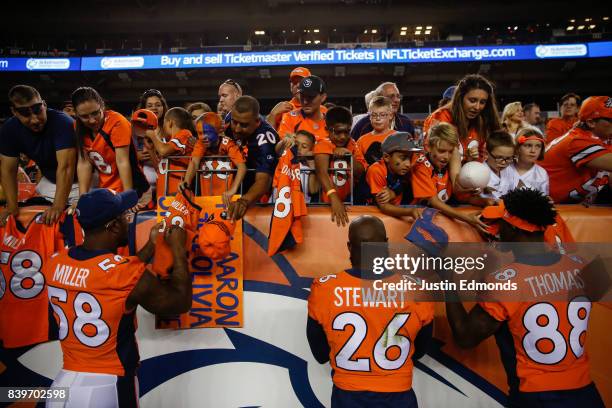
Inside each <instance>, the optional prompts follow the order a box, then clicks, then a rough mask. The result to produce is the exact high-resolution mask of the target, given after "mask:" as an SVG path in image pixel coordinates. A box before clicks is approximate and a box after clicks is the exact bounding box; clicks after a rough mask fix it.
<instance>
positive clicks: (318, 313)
mask: <svg viewBox="0 0 612 408" xmlns="http://www.w3.org/2000/svg"><path fill="white" fill-rule="evenodd" d="M326 278H327V277H326V276H324V277H322V278H316V279H313V280H312V285H311V286H310V295H309V296H308V316H309V317H311V318H313V319H314V320H316V321H317V322H319V324H321V325H322V326H323V327H325V323H326V318H325V311H326V308H327V302H326V299H325V298H326V297H325V295H324V293H325V290H324V288H323V285H324V283H322V282H321V279H326Z"/></svg>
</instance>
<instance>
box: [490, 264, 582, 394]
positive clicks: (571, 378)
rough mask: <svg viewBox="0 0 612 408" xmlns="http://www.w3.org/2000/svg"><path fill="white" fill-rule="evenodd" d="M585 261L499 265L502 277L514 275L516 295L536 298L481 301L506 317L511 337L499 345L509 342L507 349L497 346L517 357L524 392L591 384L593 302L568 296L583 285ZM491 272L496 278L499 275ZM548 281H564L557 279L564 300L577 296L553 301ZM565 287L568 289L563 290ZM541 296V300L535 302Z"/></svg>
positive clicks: (505, 354) (498, 316)
mask: <svg viewBox="0 0 612 408" xmlns="http://www.w3.org/2000/svg"><path fill="white" fill-rule="evenodd" d="M583 266H584V265H582V264H581V263H580V262H578V260H574V259H571V258H570V257H568V256H562V257H561V258H560V259H559V261H558V262H555V263H554V264H552V265H537V266H535V265H527V264H524V263H513V264H511V265H508V266H505V267H504V268H502V269H500V270H503V274H504V278H502V279H505V277H507V276H512V277H515V278H514V279H513V281H514V282H516V283H517V284H518V291H517V295H516V296H517V298H518V297H522V298H523V299H526V298H529V299H534V300H533V301H529V302H480V303H479V304H480V306H481V307H482V308H483V309H484V310H485V311H486V312H487V313H489V314H490V315H491V316H492V317H493V318H494V319H495V320H497V321H500V322H502V321H507V322H508V329H509V333H508V336H510V337H511V338H509V339H508V340H509V341H507V342H506V341H502V342H498V344H502V345H503V344H506V345H510V344H513V347H507V346H506V347H507V348H506V347H504V346H500V352H501V355H502V358H510V359H512V358H514V359H516V376H517V377H518V380H519V390H520V391H522V392H539V391H555V390H570V389H576V388H581V387H584V386H586V385H588V384H590V383H591V377H590V374H589V361H588V356H587V353H586V351H585V344H586V334H587V326H588V320H589V313H590V310H591V302H589V301H588V300H587V298H586V297H583V296H582V297H580V296H579V297H571V293H572V292H573V291H575V290H576V289H577V288H578V289H579V288H580V285H581V284H583V281H582V278H581V277H580V271H581V269H582V267H583ZM495 277H496V279H500V278H497V274H495ZM545 278H549V279H545ZM551 280H552V281H553V282H554V281H557V282H565V284H559V285H561V287H564V288H563V289H558V290H557V292H558V293H560V295H559V297H561V296H564V294H565V293H567V296H568V299H569V298H572V299H576V301H574V302H567V301H551V298H550V297H547V294H548V293H549V292H548V290H547V289H546V288H547V287H550V285H549V281H551ZM498 281H500V280H498ZM554 287H558V285H554ZM569 287H571V290H567V289H568V288H569ZM519 291H520V292H521V293H522V294H518V292H519ZM542 296H544V299H542V301H540V302H538V297H542ZM499 335H503V334H502V333H499Z"/></svg>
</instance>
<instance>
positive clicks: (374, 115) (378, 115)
mask: <svg viewBox="0 0 612 408" xmlns="http://www.w3.org/2000/svg"><path fill="white" fill-rule="evenodd" d="M388 117H389V114H388V113H370V118H372V119H386V118H388Z"/></svg>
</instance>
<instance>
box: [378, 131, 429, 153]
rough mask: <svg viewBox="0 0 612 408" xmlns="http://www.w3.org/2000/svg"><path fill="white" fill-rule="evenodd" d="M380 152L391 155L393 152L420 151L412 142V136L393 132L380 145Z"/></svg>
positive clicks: (406, 133)
mask: <svg viewBox="0 0 612 408" xmlns="http://www.w3.org/2000/svg"><path fill="white" fill-rule="evenodd" d="M381 148H382V152H383V153H387V154H391V153H393V152H420V151H421V150H422V149H420V148H419V147H417V145H416V144H415V143H414V142H413V141H412V135H411V134H410V133H408V132H395V133H393V134H391V135H389V136H387V138H386V139H385V140H384V142H383V143H382V146H381Z"/></svg>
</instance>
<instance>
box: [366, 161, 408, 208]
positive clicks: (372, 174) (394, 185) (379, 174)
mask: <svg viewBox="0 0 612 408" xmlns="http://www.w3.org/2000/svg"><path fill="white" fill-rule="evenodd" d="M366 183H368V186H369V187H370V193H371V194H372V196H376V194H378V193H380V192H381V191H382V189H383V188H385V187H389V188H390V189H391V190H393V191H394V192H395V198H394V199H393V201H391V204H393V205H400V204H401V202H402V178H401V177H399V176H395V175H393V174H389V170H387V164H386V163H385V161H384V160H380V161H378V162H376V163H374V164H373V165H371V166H370V167H368V171H367V172H366ZM371 201H372V202H373V201H374V200H373V199H372V200H371Z"/></svg>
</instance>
